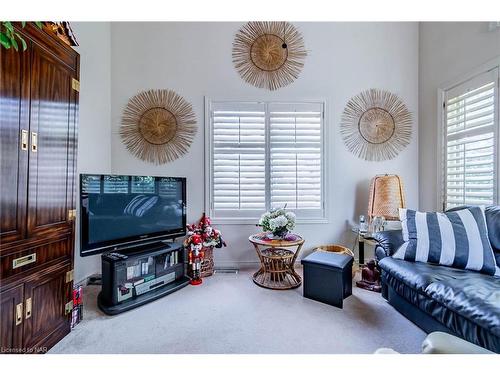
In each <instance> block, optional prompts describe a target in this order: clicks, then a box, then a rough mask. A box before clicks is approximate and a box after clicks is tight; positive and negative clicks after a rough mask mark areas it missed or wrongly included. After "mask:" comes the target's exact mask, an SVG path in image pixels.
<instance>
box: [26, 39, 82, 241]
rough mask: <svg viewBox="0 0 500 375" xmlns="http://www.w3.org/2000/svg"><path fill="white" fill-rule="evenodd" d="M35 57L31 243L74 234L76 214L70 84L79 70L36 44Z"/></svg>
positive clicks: (73, 103) (73, 93)
mask: <svg viewBox="0 0 500 375" xmlns="http://www.w3.org/2000/svg"><path fill="white" fill-rule="evenodd" d="M60 53H64V51H62V52H61V51H60ZM68 53H69V52H68ZM73 53H74V52H73ZM31 55H32V61H31V64H32V65H31V69H32V70H31V122H30V150H29V177H28V189H29V193H28V225H27V231H28V237H39V236H42V235H48V234H54V233H57V232H59V231H61V230H70V229H71V228H72V223H71V221H70V220H69V218H68V211H69V210H71V209H73V208H74V203H73V184H74V182H73V179H74V174H73V168H74V165H73V162H74V161H73V152H74V148H75V145H74V137H75V114H76V107H77V105H76V91H75V90H74V89H73V88H72V80H73V77H75V76H76V73H75V71H76V69H77V67H75V66H69V65H67V64H66V63H65V62H64V61H63V60H64V59H63V58H64V57H65V56H62V57H61V59H59V58H58V57H60V56H58V57H56V56H55V55H53V54H52V53H50V52H49V51H47V50H46V49H44V48H42V47H41V46H38V45H37V44H36V43H32V51H31ZM67 60H68V61H71V60H72V59H71V58H68V59H67ZM73 60H74V59H73Z"/></svg>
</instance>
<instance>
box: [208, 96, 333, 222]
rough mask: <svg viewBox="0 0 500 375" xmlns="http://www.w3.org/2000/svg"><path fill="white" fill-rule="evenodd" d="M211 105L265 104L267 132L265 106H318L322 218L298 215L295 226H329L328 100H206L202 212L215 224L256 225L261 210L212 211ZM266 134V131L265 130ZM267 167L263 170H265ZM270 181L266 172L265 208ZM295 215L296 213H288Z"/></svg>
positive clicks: (267, 160) (267, 122)
mask: <svg viewBox="0 0 500 375" xmlns="http://www.w3.org/2000/svg"><path fill="white" fill-rule="evenodd" d="M213 103H264V104H266V129H268V127H269V119H268V115H267V107H268V104H320V105H321V106H322V107H323V117H322V128H321V131H322V133H321V134H322V140H321V150H322V154H321V161H322V165H321V193H322V194H321V195H322V197H321V205H322V215H321V216H315V217H301V215H298V216H297V223H299V224H301V223H304V224H307V223H309V224H326V223H329V215H328V213H329V212H328V211H329V208H328V206H329V205H328V204H327V202H328V192H327V189H326V185H327V180H328V177H329V176H328V173H327V171H329V166H328V162H329V154H330V151H329V149H328V147H327V139H329V136H330V134H329V133H330V132H329V129H328V128H329V127H328V107H327V101H326V100H325V99H302V98H293V99H286V100H272V99H269V100H263V99H262V98H259V99H255V98H246V99H238V98H237V99H227V98H223V99H219V98H214V97H207V96H206V97H205V126H204V137H205V145H204V146H205V149H204V157H205V163H204V164H205V168H204V181H205V204H204V207H205V212H207V214H208V215H210V217H211V218H212V222H214V223H216V224H256V223H257V222H258V219H259V218H260V214H262V213H264V211H262V212H260V211H259V215H257V216H239V215H238V216H225V217H221V216H214V215H213V208H212V196H213V176H212V164H213V134H212V123H211V122H212V116H211V112H212V107H213ZM266 134H268V131H267V130H266ZM268 147H269V139H268V137H266V162H269V148H268ZM267 170H268V168H266V171H267ZM268 178H269V175H268V173H267V172H266V205H267V204H268V202H269V200H270V188H269V181H267V179H268ZM291 211H293V212H295V211H296V210H291Z"/></svg>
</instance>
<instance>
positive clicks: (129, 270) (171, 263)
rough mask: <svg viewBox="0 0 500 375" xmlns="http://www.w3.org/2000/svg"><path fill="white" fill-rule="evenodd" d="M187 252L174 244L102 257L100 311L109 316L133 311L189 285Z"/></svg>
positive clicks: (136, 248) (98, 299) (140, 248)
mask: <svg viewBox="0 0 500 375" xmlns="http://www.w3.org/2000/svg"><path fill="white" fill-rule="evenodd" d="M185 259H186V257H185V252H184V249H183V247H182V245H180V244H178V243H175V242H174V243H173V242H169V243H166V242H155V243H149V244H146V245H142V246H135V247H130V248H126V249H120V250H117V251H114V252H110V253H106V254H103V255H102V290H101V292H100V293H99V296H98V298H97V304H98V306H99V308H100V309H101V310H102V311H103V312H104V313H105V314H108V315H116V314H119V313H122V312H124V311H128V310H131V309H133V308H136V307H138V306H141V305H144V304H146V303H148V302H151V301H154V300H156V299H158V298H161V297H163V296H165V295H167V294H170V293H172V292H175V291H176V290H179V289H181V288H183V287H185V286H186V285H188V284H189V281H190V279H189V278H188V277H187V276H186V264H185Z"/></svg>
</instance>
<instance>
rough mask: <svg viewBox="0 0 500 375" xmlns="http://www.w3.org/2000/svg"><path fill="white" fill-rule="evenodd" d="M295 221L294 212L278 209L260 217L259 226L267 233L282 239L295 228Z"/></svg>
mask: <svg viewBox="0 0 500 375" xmlns="http://www.w3.org/2000/svg"><path fill="white" fill-rule="evenodd" d="M295 219H296V217H295V214H294V213H293V212H286V211H285V209H284V208H277V209H273V210H271V211H268V212H266V213H264V214H263V215H262V216H261V217H260V220H259V226H261V227H262V228H263V229H264V231H266V232H272V233H273V234H274V235H275V236H278V237H282V236H283V235H285V234H286V233H288V232H290V231H291V230H293V228H295Z"/></svg>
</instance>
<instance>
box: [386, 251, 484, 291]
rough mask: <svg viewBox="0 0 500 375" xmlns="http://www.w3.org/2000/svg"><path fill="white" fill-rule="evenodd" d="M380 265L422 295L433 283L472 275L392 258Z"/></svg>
mask: <svg viewBox="0 0 500 375" xmlns="http://www.w3.org/2000/svg"><path fill="white" fill-rule="evenodd" d="M378 264H379V266H380V268H382V270H384V271H385V272H387V273H388V275H389V276H391V277H393V278H396V279H397V280H398V281H402V282H403V283H405V284H406V285H407V286H408V287H410V288H412V289H415V290H417V291H418V292H421V293H424V292H425V289H426V288H427V287H428V286H429V285H430V284H431V283H433V282H436V281H440V280H448V279H457V278H462V277H464V276H466V274H472V272H467V271H465V270H460V269H456V268H451V267H443V266H438V265H433V264H427V263H421V262H407V261H405V260H402V259H395V258H391V257H386V258H384V259H382V260H381V261H380V262H379V263H378ZM478 275H480V274H478Z"/></svg>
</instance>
